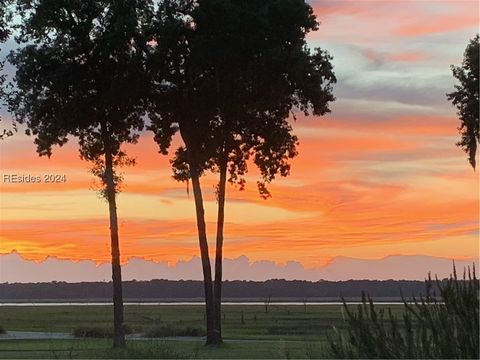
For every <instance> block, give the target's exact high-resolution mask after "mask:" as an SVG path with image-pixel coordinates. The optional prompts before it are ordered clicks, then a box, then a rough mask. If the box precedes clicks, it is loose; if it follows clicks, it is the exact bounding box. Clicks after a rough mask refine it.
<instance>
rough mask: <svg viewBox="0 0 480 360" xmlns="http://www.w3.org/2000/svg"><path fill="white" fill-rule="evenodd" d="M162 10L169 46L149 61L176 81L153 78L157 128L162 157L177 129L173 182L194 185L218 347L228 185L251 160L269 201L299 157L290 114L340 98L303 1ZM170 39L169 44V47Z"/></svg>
mask: <svg viewBox="0 0 480 360" xmlns="http://www.w3.org/2000/svg"><path fill="white" fill-rule="evenodd" d="M164 5H165V6H164V7H163V8H161V10H160V11H161V12H160V13H159V14H158V16H157V19H158V23H157V24H156V32H157V34H158V35H157V36H163V41H162V42H158V43H159V46H158V47H157V49H156V54H155V55H154V56H153V58H154V59H156V61H155V64H156V65H157V66H159V64H163V66H164V67H167V68H168V69H169V71H171V76H170V79H169V80H168V81H167V82H161V81H159V80H157V81H156V84H157V86H156V92H155V97H154V99H153V105H154V110H153V112H154V113H155V115H154V116H152V127H151V129H152V130H153V131H154V132H155V139H156V141H157V142H158V143H159V145H160V149H161V152H162V153H166V152H167V149H168V147H169V145H170V142H171V137H172V135H173V134H174V133H175V132H176V131H177V130H179V131H180V134H181V137H182V139H183V141H184V146H182V147H180V148H179V149H178V150H177V151H176V154H175V155H176V156H175V159H174V160H173V161H172V164H173V167H174V177H175V178H176V179H177V180H180V181H188V180H189V179H191V180H192V187H193V193H194V197H195V204H196V209H197V225H198V230H199V240H200V249H201V255H202V264H203V272H204V279H205V298H206V306H207V343H218V342H221V341H222V338H221V287H222V248H223V225H224V209H225V197H226V182H227V181H229V182H231V183H234V184H237V185H239V186H240V188H243V186H244V184H245V179H244V175H245V173H246V172H247V170H248V168H247V161H248V160H249V158H252V159H253V162H254V163H255V164H256V166H257V167H258V168H259V169H260V172H261V176H262V179H261V180H260V181H259V182H258V184H259V190H260V192H261V194H262V196H264V197H268V196H269V193H268V190H267V188H266V184H267V183H269V182H270V181H272V180H273V179H274V178H275V176H276V175H277V174H280V175H282V176H287V175H288V174H289V170H290V165H289V159H291V158H293V157H294V156H296V154H297V151H296V145H297V142H298V140H297V137H296V136H295V135H293V134H292V128H291V126H290V124H289V123H288V117H289V115H290V113H291V110H292V109H293V108H299V109H300V110H302V111H303V112H304V113H305V114H308V113H310V112H313V113H314V114H317V115H321V114H324V113H325V112H327V111H329V110H328V102H329V101H333V99H334V98H333V96H332V94H331V83H333V82H335V81H336V80H335V76H334V75H333V72H332V66H331V64H330V57H329V56H328V54H327V53H325V52H323V51H321V50H319V49H317V50H315V51H313V52H312V51H310V50H309V49H308V48H307V46H306V43H305V35H306V34H307V33H308V32H309V31H312V30H315V29H316V28H317V25H318V24H317V22H316V21H315V17H314V15H313V11H312V9H311V8H310V6H308V5H307V4H306V3H305V2H304V1H303V0H292V1H284V2H279V1H275V0H268V1H262V2H260V1H238V0H228V1H227V0H203V1H197V2H196V3H195V4H193V3H192V2H187V1H185V2H182V1H171V2H168V3H166V4H164ZM167 33H168V35H166V34H167ZM165 38H169V39H172V40H171V41H172V42H171V43H170V44H167V43H166V42H165ZM162 44H163V45H162ZM162 46H163V48H162ZM172 49H175V50H172ZM165 54H168V55H167V56H166V57H165V56H164V55H165ZM160 67H161V66H160ZM160 79H161V77H160ZM205 171H214V172H218V173H219V177H220V181H219V186H218V189H217V198H218V221H217V242H216V259H215V281H214V287H213V288H212V285H211V283H212V275H211V267H210V258H209V252H208V242H207V235H206V228H205V219H204V209H203V198H202V192H201V186H200V180H199V179H200V176H201V175H202V174H203V173H204V172H205Z"/></svg>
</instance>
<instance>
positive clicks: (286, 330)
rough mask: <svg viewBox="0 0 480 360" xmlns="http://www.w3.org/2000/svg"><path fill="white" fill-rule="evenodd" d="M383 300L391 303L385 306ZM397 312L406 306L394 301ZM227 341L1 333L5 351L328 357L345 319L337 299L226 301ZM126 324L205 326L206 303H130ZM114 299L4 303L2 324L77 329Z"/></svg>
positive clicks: (103, 316) (140, 328) (98, 321)
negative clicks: (119, 342) (209, 343)
mask: <svg viewBox="0 0 480 360" xmlns="http://www.w3.org/2000/svg"><path fill="white" fill-rule="evenodd" d="M385 306H386V305H385ZM390 307H392V308H393V311H394V312H397V311H401V310H402V307H401V306H390ZM223 310H224V311H223V314H224V315H223V324H222V327H223V333H224V338H225V344H224V345H223V346H221V347H219V348H211V347H206V346H204V345H203V342H202V341H173V340H168V341H164V340H161V339H159V340H131V341H129V342H128V346H127V350H123V351H119V352H117V351H114V350H112V349H111V342H110V340H108V339H78V340H77V339H75V340H15V341H13V340H1V341H0V358H318V357H328V344H327V333H328V332H330V331H331V329H332V327H333V326H335V327H342V326H343V313H342V307H341V306H339V305H322V306H314V305H311V306H307V307H306V308H305V307H304V306H296V305H281V306H280V305H274V304H272V305H270V306H269V307H268V311H265V307H264V306H242V305H228V306H224V307H223ZM125 323H126V324H127V326H128V327H129V328H130V329H131V330H132V331H133V332H134V333H136V334H145V333H147V332H148V331H150V330H151V329H152V328H155V327H158V326H172V327H179V326H190V327H198V328H202V327H203V323H204V309H203V307H202V306H192V305H188V306H187V305H175V306H134V305H129V306H126V307H125ZM111 324H112V309H111V307H110V306H48V307H34V306H27V307H13V306H2V307H0V325H1V326H2V327H3V328H4V329H5V330H6V331H7V332H8V331H15V330H16V331H45V332H65V333H72V332H73V331H74V330H75V329H76V328H79V327H92V326H94V327H98V328H105V329H109V328H111V326H112V325H111Z"/></svg>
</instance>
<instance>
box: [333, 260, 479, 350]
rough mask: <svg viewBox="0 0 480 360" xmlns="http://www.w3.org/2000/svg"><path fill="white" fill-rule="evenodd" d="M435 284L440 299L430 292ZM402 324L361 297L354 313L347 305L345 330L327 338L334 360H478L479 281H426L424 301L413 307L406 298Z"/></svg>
mask: <svg viewBox="0 0 480 360" xmlns="http://www.w3.org/2000/svg"><path fill="white" fill-rule="evenodd" d="M434 285H436V288H437V289H438V291H439V296H437V295H436V291H432V288H433V287H434ZM403 302H404V312H403V314H402V316H401V319H399V318H397V316H395V315H394V314H392V312H391V310H390V309H388V311H385V310H384V309H377V308H375V306H374V304H373V301H372V299H371V298H370V297H369V296H366V295H365V294H362V304H360V305H358V307H357V311H352V309H351V308H349V307H348V306H347V304H346V303H345V301H344V305H343V306H344V310H345V314H346V319H345V321H346V323H347V324H346V325H347V326H346V328H345V329H344V330H338V329H334V333H333V335H332V336H330V337H329V341H330V348H331V351H332V355H333V356H334V357H336V358H364V359H365V358H367V359H374V358H384V359H385V358H390V359H391V358H393V359H398V358H410V359H411V358H423V359H426V358H427V359H478V358H479V281H478V279H477V277H476V274H475V265H474V266H473V271H470V268H469V269H468V271H466V272H464V274H463V279H462V280H460V279H458V277H457V272H456V269H455V265H454V267H453V275H451V276H450V278H448V279H445V280H442V281H440V280H438V279H436V280H435V281H432V279H431V277H430V275H429V277H428V279H427V280H426V296H425V297H420V299H419V300H417V299H413V302H410V303H409V302H407V301H406V300H405V298H403Z"/></svg>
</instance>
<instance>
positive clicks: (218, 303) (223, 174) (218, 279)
mask: <svg viewBox="0 0 480 360" xmlns="http://www.w3.org/2000/svg"><path fill="white" fill-rule="evenodd" d="M226 185H227V155H226V154H225V153H224V154H223V156H222V160H221V164H220V182H219V186H218V214H217V242H216V251H215V283H214V291H213V295H214V299H215V328H216V330H217V331H218V341H219V342H222V341H223V339H222V273H223V271H222V270H223V269H222V267H223V265H222V264H223V226H224V222H225V193H226Z"/></svg>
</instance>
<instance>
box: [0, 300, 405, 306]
mask: <svg viewBox="0 0 480 360" xmlns="http://www.w3.org/2000/svg"><path fill="white" fill-rule="evenodd" d="M305 304H306V305H309V306H312V305H314V306H325V305H342V304H343V303H342V302H339V301H335V302H307V303H303V302H273V301H272V302H271V303H270V304H269V305H282V306H286V305H297V306H303V305H305ZM347 304H350V305H355V304H361V302H360V301H347ZM375 304H379V305H380V304H382V305H402V304H403V303H402V302H375ZM111 305H112V303H111V302H48V303H47V302H22V303H7V302H4V303H0V306H111ZM124 305H139V306H177V305H189V306H204V305H205V303H203V302H125V303H124ZM222 305H226V306H229V305H242V306H259V305H262V306H263V305H265V303H264V302H224V303H222Z"/></svg>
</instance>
